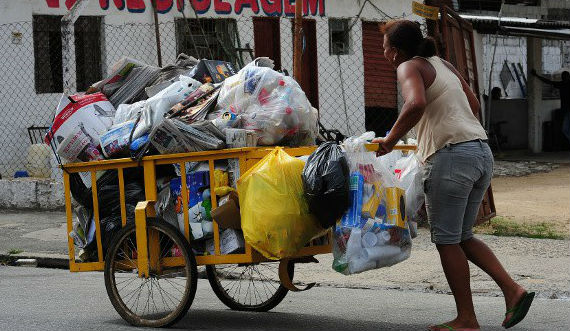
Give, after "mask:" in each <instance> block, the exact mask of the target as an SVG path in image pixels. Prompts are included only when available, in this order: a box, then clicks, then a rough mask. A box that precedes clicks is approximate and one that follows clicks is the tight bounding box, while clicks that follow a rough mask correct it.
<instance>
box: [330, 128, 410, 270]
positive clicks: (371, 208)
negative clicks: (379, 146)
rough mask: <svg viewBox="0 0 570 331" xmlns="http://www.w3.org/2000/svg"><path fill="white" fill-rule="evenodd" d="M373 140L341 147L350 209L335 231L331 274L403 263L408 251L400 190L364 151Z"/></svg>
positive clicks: (382, 165) (384, 167)
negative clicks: (345, 168)
mask: <svg viewBox="0 0 570 331" xmlns="http://www.w3.org/2000/svg"><path fill="white" fill-rule="evenodd" d="M372 138H374V133H372V132H368V133H365V134H363V135H362V136H360V137H350V138H348V139H347V140H346V141H345V143H344V147H345V151H346V157H347V159H348V164H349V169H350V185H349V189H350V192H349V195H350V201H351V204H350V207H349V209H348V211H347V212H346V213H345V215H344V216H343V217H342V218H341V220H340V222H339V223H338V224H337V226H336V228H335V232H334V237H335V241H334V244H333V256H334V261H333V269H334V270H336V271H338V272H340V273H343V274H346V275H349V274H356V273H360V272H363V271H367V270H372V269H377V268H382V267H387V266H391V265H394V264H396V263H399V262H401V261H404V260H405V259H407V258H408V257H409V256H410V252H411V247H412V241H411V235H410V230H409V227H408V224H407V222H406V220H405V207H404V201H405V200H404V190H402V189H401V188H399V187H397V185H396V184H397V183H398V180H397V178H396V177H395V176H394V174H393V172H392V171H390V170H389V168H390V166H389V165H387V164H385V162H382V158H377V157H376V156H375V154H374V153H373V152H368V151H366V149H365V147H364V144H365V143H366V142H367V141H369V140H371V139H372ZM394 159H395V157H394ZM384 160H387V158H384Z"/></svg>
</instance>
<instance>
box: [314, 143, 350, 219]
mask: <svg viewBox="0 0 570 331" xmlns="http://www.w3.org/2000/svg"><path fill="white" fill-rule="evenodd" d="M349 177H350V174H349V170H348V163H347V160H346V156H345V155H344V153H343V152H342V150H341V149H340V146H338V145H337V144H336V143H334V142H325V143H323V144H321V145H320V146H319V148H317V150H316V151H315V152H313V154H311V155H310V156H309V159H308V161H307V163H306V164H305V168H304V169H303V188H304V191H305V197H306V199H307V202H308V204H309V211H310V212H311V213H312V214H314V215H315V216H316V217H317V219H318V220H319V223H320V224H321V226H322V227H323V228H328V227H331V226H333V225H334V224H335V223H336V221H337V220H338V219H339V218H340V217H341V216H342V215H343V214H344V213H345V212H346V210H347V209H348V207H349V205H350V200H349V187H348V185H349V183H348V181H349Z"/></svg>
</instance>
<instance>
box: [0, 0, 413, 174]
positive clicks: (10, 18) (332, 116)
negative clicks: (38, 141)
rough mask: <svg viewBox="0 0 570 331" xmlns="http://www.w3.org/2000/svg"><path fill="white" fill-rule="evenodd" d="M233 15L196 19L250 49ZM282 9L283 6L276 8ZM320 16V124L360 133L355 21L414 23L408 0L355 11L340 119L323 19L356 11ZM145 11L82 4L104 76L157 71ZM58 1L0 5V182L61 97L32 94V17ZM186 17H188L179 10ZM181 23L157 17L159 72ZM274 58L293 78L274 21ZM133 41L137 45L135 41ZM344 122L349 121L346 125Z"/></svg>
mask: <svg viewBox="0 0 570 331" xmlns="http://www.w3.org/2000/svg"><path fill="white" fill-rule="evenodd" d="M227 1H228V2H229V3H231V4H232V12H231V13H229V14H227V15H225V14H218V13H216V12H215V10H214V9H215V8H214V4H213V3H214V2H213V0H212V5H211V6H210V10H209V11H208V12H206V13H204V14H202V15H200V17H224V18H227V17H233V18H236V19H237V20H238V25H239V31H240V38H241V43H242V45H245V43H246V42H249V43H250V45H251V47H255V45H254V40H253V39H254V38H253V23H252V20H251V19H250V18H251V17H252V16H263V15H264V12H263V10H261V8H260V12H259V13H258V14H255V13H254V12H253V11H252V10H251V9H249V8H244V9H243V11H242V13H241V14H240V15H237V14H236V13H235V11H234V10H233V4H234V0H227ZM283 1H285V0H283ZM322 1H323V3H324V4H325V6H324V16H320V15H319V14H318V13H317V15H316V16H313V15H309V18H313V19H315V20H316V24H317V52H318V67H319V68H318V77H319V82H318V84H319V85H318V87H319V101H320V115H321V119H322V122H323V124H325V126H327V127H331V128H337V129H340V130H342V131H344V132H346V131H348V133H350V134H356V133H360V132H363V131H364V86H363V84H364V73H363V60H362V24H361V20H375V21H385V20H387V19H388V17H387V16H391V17H395V16H397V17H405V18H409V19H415V20H421V18H420V17H417V16H413V15H412V14H411V2H412V1H411V0H374V1H372V2H373V3H374V4H375V5H377V6H378V7H379V8H381V11H382V12H379V11H377V10H376V9H374V8H373V7H372V6H370V5H369V4H368V5H366V6H365V8H364V10H363V11H362V15H361V17H360V19H359V20H358V21H357V22H356V24H355V25H354V27H353V29H352V30H351V33H350V34H351V38H350V39H351V40H352V45H351V48H352V51H351V54H349V55H343V56H341V57H340V60H341V61H340V62H341V64H340V69H342V83H343V84H344V89H345V90H346V91H347V92H346V94H345V99H346V114H345V107H344V102H343V95H342V93H341V92H342V88H341V79H340V71H339V64H338V59H337V57H336V56H330V55H329V49H328V47H329V45H328V38H329V33H328V18H329V17H334V18H353V17H354V16H355V15H356V14H357V13H358V11H359V9H360V3H362V1H360V3H358V2H355V1H353V0H322ZM144 2H145V4H146V9H145V11H144V12H142V13H132V12H129V10H128V9H127V8H125V9H123V10H119V9H117V8H116V7H115V5H114V1H112V0H111V1H110V6H109V8H108V9H107V10H103V9H101V7H100V2H99V1H96V0H91V1H89V4H88V6H87V8H86V9H85V10H84V11H83V12H82V15H85V16H89V15H96V16H104V20H103V21H104V26H105V28H104V31H103V35H104V36H103V46H102V47H103V48H104V50H103V72H104V73H105V72H106V71H107V70H108V69H109V68H110V66H111V65H112V64H113V63H114V62H115V61H117V60H118V59H119V58H121V57H123V56H130V57H134V58H137V59H140V60H142V61H144V62H147V63H149V64H155V65H156V64H157V56H156V49H155V35H154V26H153V22H154V21H153V15H152V10H151V8H152V7H151V6H150V2H149V0H144ZM67 11H68V10H67V8H66V6H65V0H60V7H59V8H49V7H48V6H47V2H46V0H21V1H20V0H19V1H13V0H0V54H2V63H0V75H1V77H3V79H2V80H0V174H2V175H3V176H5V177H9V176H12V175H13V170H14V169H22V170H24V169H25V163H26V152H25V150H26V148H27V146H29V138H28V135H27V131H26V128H27V127H28V126H31V125H38V126H47V125H49V124H50V123H51V119H52V118H53V116H54V111H55V108H56V106H57V103H58V101H59V99H60V94H59V93H56V94H40V95H38V94H36V93H35V87H34V48H33V31H32V16H33V15H64V14H65V13H67ZM185 15H186V17H188V18H191V17H194V13H193V12H192V11H191V9H190V6H189V4H188V3H186V6H185ZM178 17H182V14H181V13H180V12H179V11H178V10H177V8H176V4H174V6H173V8H172V9H171V10H170V11H169V12H167V13H165V14H159V21H160V32H161V44H162V56H163V64H167V63H172V62H173V61H174V59H175V57H176V38H175V29H174V18H178ZM281 17H282V18H281V20H280V22H281V57H282V66H283V68H286V69H288V70H289V72H290V73H292V42H291V40H292V33H291V20H290V19H289V18H288V17H284V14H282V15H281ZM13 32H16V33H21V34H22V38H21V42H20V43H19V44H14V43H12V33H13ZM134 36H136V37H134ZM347 117H348V120H347V119H346V118H347Z"/></svg>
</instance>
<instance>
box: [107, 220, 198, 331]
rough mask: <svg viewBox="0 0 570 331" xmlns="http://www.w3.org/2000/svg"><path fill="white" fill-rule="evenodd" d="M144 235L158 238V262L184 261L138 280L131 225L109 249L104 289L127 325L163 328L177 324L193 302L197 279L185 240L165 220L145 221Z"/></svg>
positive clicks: (133, 233) (122, 230) (123, 230)
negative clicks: (165, 259)
mask: <svg viewBox="0 0 570 331" xmlns="http://www.w3.org/2000/svg"><path fill="white" fill-rule="evenodd" d="M147 233H148V236H149V237H150V236H154V237H156V238H158V242H159V244H160V246H159V247H160V249H159V251H160V257H159V261H160V262H163V261H164V260H163V259H164V258H173V257H178V259H182V260H183V261H181V263H180V265H178V266H173V267H170V266H169V267H164V266H161V267H159V268H154V270H153V268H151V269H150V270H149V273H150V277H149V278H146V279H145V278H143V277H139V275H138V268H137V261H136V257H137V255H138V254H137V245H136V229H135V224H134V223H131V224H129V225H127V226H125V227H124V228H123V229H121V230H120V231H119V232H117V234H116V235H115V236H114V238H113V241H112V243H111V245H110V247H109V250H108V252H107V256H106V260H105V287H106V288H107V294H108V295H109V299H110V300H111V303H112V304H113V306H114V307H115V310H117V312H118V313H119V315H121V317H122V318H123V319H125V320H126V321H127V322H129V323H130V324H132V325H135V326H146V327H164V326H168V325H172V324H174V323H176V322H177V321H179V320H180V319H181V318H182V317H183V316H184V315H185V314H186V312H187V311H188V309H189V308H190V305H191V304H192V301H193V300H194V295H195V294H196V287H197V280H198V277H197V267H196V260H195V258H194V255H193V253H192V251H191V249H190V246H189V244H188V241H187V240H186V239H185V238H184V237H183V236H182V235H181V234H180V232H179V231H178V230H177V229H175V228H174V227H173V226H172V225H170V224H168V223H166V222H165V221H162V220H155V219H148V221H147ZM150 254H151V252H149V256H150ZM182 262H183V263H182ZM156 269H158V270H156Z"/></svg>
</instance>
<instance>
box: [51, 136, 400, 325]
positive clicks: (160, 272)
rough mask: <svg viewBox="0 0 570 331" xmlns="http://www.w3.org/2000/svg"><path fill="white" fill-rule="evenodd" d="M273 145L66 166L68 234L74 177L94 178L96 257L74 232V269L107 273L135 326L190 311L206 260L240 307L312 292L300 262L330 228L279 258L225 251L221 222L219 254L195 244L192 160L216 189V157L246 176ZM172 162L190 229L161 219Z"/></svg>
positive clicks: (320, 249) (119, 305) (324, 249)
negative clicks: (140, 186) (299, 276)
mask: <svg viewBox="0 0 570 331" xmlns="http://www.w3.org/2000/svg"><path fill="white" fill-rule="evenodd" d="M367 148H368V149H369V150H374V149H375V148H377V145H376V146H375V145H373V144H370V145H368V146H367ZM399 148H400V149H406V148H405V147H399ZM271 150H272V149H271V148H268V147H252V148H235V149H223V150H216V151H204V152H193V153H181V154H171V155H156V156H147V157H144V158H142V159H141V160H140V161H133V160H131V159H128V158H124V159H114V160H103V161H95V162H83V163H73V164H66V165H64V166H62V168H63V170H64V171H63V181H64V189H65V209H66V214H67V232H68V233H70V232H71V231H72V230H73V215H72V196H71V186H70V185H71V184H70V176H72V175H73V174H78V173H83V175H88V176H89V177H90V179H91V197H92V206H93V219H94V221H93V223H94V225H95V239H94V240H95V241H96V247H97V248H96V256H95V258H94V261H91V262H82V261H79V259H77V258H76V252H75V245H74V240H73V239H72V238H71V236H69V238H68V248H69V269H70V271H71V272H86V271H103V272H104V279H105V287H106V289H107V294H108V296H109V299H110V301H111V303H112V304H113V306H114V308H115V309H116V311H117V312H118V313H119V315H120V316H121V317H122V318H123V319H125V320H126V321H127V322H128V323H130V324H132V325H135V326H147V327H164V326H169V325H172V324H174V323H176V322H177V321H179V320H180V319H181V318H182V317H183V316H184V315H185V314H186V312H187V311H188V309H189V308H190V305H191V304H192V301H193V299H194V295H195V293H196V288H197V279H198V271H197V267H198V266H199V265H204V266H206V274H207V278H208V281H209V283H210V285H211V287H212V289H213V291H214V293H215V294H216V296H217V297H218V298H219V299H220V300H221V301H222V302H223V303H224V304H225V305H226V306H228V307H229V308H231V309H234V310H242V311H257V312H264V311H268V310H270V309H272V308H274V307H275V306H277V305H278V304H279V303H280V302H281V301H282V300H283V299H284V297H285V295H286V294H287V293H288V291H290V290H292V291H300V290H306V289H309V288H310V287H312V285H314V284H306V285H305V287H304V288H299V287H297V286H296V285H294V284H293V282H292V279H293V277H294V271H295V268H294V266H295V263H308V262H316V260H315V259H314V256H315V255H319V254H326V253H330V252H331V251H332V233H331V231H328V232H326V234H324V235H323V236H322V237H319V238H317V239H315V240H313V241H311V242H310V243H309V244H307V245H306V246H305V247H304V248H302V249H301V250H300V251H299V252H298V253H297V254H296V256H292V257H290V258H288V259H286V260H280V261H272V260H268V259H266V258H265V257H264V256H262V255H261V254H260V253H258V252H257V251H256V250H255V249H253V248H252V247H251V246H250V245H248V244H247V243H245V245H244V247H243V249H242V250H240V251H238V252H236V253H231V254H222V250H221V246H222V245H223V243H222V244H221V242H222V238H221V236H220V231H219V230H220V229H219V227H218V224H217V223H216V222H215V220H214V223H213V228H214V229H213V243H214V248H213V252H211V253H209V254H207V253H206V255H198V254H195V252H194V250H193V249H192V244H193V243H192V240H191V235H190V233H191V230H190V229H189V208H188V207H189V201H188V196H189V195H188V185H187V176H186V164H187V163H190V162H207V164H208V168H209V176H210V178H209V183H210V192H215V179H214V169H215V162H216V161H218V160H229V159H232V160H234V161H235V162H236V163H237V164H239V169H240V172H242V173H243V172H245V171H246V170H247V169H249V168H250V167H252V166H253V165H254V164H256V163H257V162H258V161H259V160H261V159H262V158H263V157H264V156H265V155H267V154H268V153H269V152H271ZM314 150H315V147H312V146H311V147H299V148H286V149H285V151H286V152H287V153H288V154H289V155H291V156H303V155H309V154H310V153H312V152H313V151H314ZM165 165H178V166H179V169H180V178H181V196H182V205H183V208H182V210H183V216H184V222H183V224H184V231H183V233H182V231H181V230H179V229H178V228H176V227H174V226H173V225H171V224H170V223H168V222H165V221H164V220H162V219H160V218H159V217H157V216H156V211H155V203H156V201H157V198H158V195H157V168H158V167H161V166H165ZM141 168H142V169H141ZM109 170H110V171H116V172H117V176H118V187H119V199H120V215H121V225H122V227H121V229H120V230H119V231H117V232H116V233H114V235H113V236H112V239H111V240H110V243H109V244H107V245H106V246H107V247H106V252H105V254H104V251H103V246H104V245H103V243H102V238H101V231H102V228H101V227H102V226H101V224H100V210H101V208H109V206H103V205H100V204H99V201H98V194H97V178H98V174H100V173H101V172H103V171H109ZM135 170H136V171H143V173H144V195H145V200H144V201H140V202H138V204H137V205H136V208H135V211H134V220H132V219H128V217H127V215H128V213H127V210H126V205H125V182H126V180H125V177H126V174H128V172H129V171H135ZM211 198H212V206H217V201H216V195H215V194H212V195H211ZM213 208H215V207H213Z"/></svg>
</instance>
